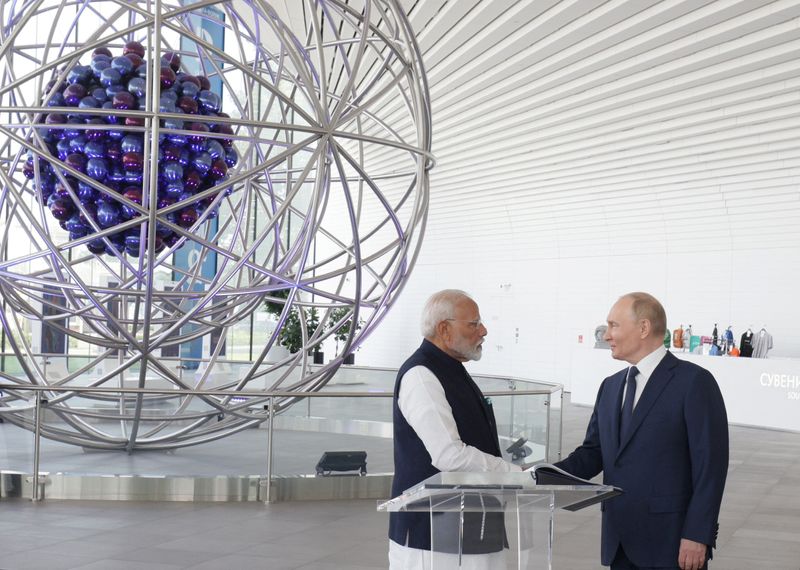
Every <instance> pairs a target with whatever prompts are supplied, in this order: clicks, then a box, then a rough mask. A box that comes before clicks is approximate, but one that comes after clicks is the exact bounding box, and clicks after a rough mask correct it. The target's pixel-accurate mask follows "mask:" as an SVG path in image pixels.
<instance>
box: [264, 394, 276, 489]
mask: <svg viewBox="0 0 800 570" xmlns="http://www.w3.org/2000/svg"><path fill="white" fill-rule="evenodd" d="M274 426H275V396H270V398H269V424H268V425H267V446H268V449H267V492H266V502H267V503H271V502H272V434H273V428H274Z"/></svg>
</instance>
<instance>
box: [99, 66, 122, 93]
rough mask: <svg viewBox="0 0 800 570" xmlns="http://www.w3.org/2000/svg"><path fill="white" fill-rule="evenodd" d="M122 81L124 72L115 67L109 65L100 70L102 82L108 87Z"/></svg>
mask: <svg viewBox="0 0 800 570" xmlns="http://www.w3.org/2000/svg"><path fill="white" fill-rule="evenodd" d="M120 81H122V74H121V73H120V72H119V70H117V69H114V68H113V67H107V68H105V69H104V70H102V71H101V72H100V84H101V85H103V86H105V87H106V89H107V88H108V87H111V86H112V85H117V84H119V82H120Z"/></svg>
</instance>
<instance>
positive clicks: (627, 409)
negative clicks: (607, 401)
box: [619, 366, 639, 441]
mask: <svg viewBox="0 0 800 570" xmlns="http://www.w3.org/2000/svg"><path fill="white" fill-rule="evenodd" d="M637 374H639V369H638V368H636V367H635V366H631V367H630V368H628V380H627V382H626V385H625V401H624V402H622V411H621V412H620V415H619V439H620V441H622V439H623V438H624V437H625V434H626V433H627V431H628V428H629V427H630V425H631V417H632V416H633V399H634V397H636V375H637Z"/></svg>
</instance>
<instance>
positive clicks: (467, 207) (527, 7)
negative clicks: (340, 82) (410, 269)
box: [376, 0, 800, 257]
mask: <svg viewBox="0 0 800 570" xmlns="http://www.w3.org/2000/svg"><path fill="white" fill-rule="evenodd" d="M402 4H403V5H404V6H405V7H406V9H407V10H408V11H409V14H410V17H411V19H412V22H413V24H414V26H415V29H416V31H417V33H418V36H419V41H420V46H421V47H422V49H423V58H424V61H425V64H426V67H427V70H428V77H429V81H430V91H431V98H432V109H433V140H434V154H435V155H436V158H437V166H436V168H435V169H434V170H433V172H432V173H431V212H430V230H429V235H430V236H431V239H432V241H434V242H436V243H428V244H426V248H428V247H430V248H431V250H430V251H432V252H441V253H442V255H445V254H451V253H452V250H454V249H457V248H460V249H463V247H464V244H465V243H469V244H470V247H471V248H472V249H471V251H469V252H463V251H460V252H459V253H458V255H459V256H460V257H470V256H474V255H476V254H478V253H479V252H482V251H492V250H495V251H498V250H499V249H500V248H503V247H509V243H510V242H514V243H513V247H514V248H517V249H518V250H519V251H520V252H523V255H527V256H532V257H537V256H540V257H552V256H553V255H556V256H560V257H565V256H566V257H569V256H577V255H586V252H589V251H597V250H598V248H602V249H603V250H604V251H605V252H606V253H608V254H612V255H613V254H627V253H631V252H643V251H647V248H661V249H662V250H665V251H678V250H679V251H692V249H691V248H692V247H697V242H696V240H697V238H698V236H702V235H703V232H704V231H708V232H710V233H711V234H713V235H714V236H728V239H720V240H714V241H715V243H714V245H713V247H714V248H715V250H717V249H719V248H722V249H724V248H726V247H727V248H741V247H747V244H748V243H753V240H752V239H751V238H750V237H749V236H750V234H752V232H755V231H762V232H763V236H765V238H768V239H769V240H770V243H772V244H773V245H775V246H781V245H782V244H786V245H787V246H791V245H796V244H797V243H798V237H800V223H798V222H800V185H799V181H800V136H798V135H800V66H798V65H797V59H798V55H800V3H799V2H797V1H796V0H791V1H789V0H784V1H780V0H779V1H769V0H741V1H734V0H726V1H714V0H686V1H680V0H663V1H655V0H618V1H602V0H573V1H570V0H561V1H559V0H549V1H542V0H521V1H515V0H457V1H456V0H449V1H443V0H418V1H417V2H410V1H409V2H402ZM394 104H397V103H396V102H395V103H394ZM376 163H377V164H380V163H381V159H380V157H378V158H377V159H376ZM382 168H384V169H385V170H386V171H391V163H390V157H388V156H387V157H386V159H385V164H383V165H382ZM676 228H679V229H680V231H681V232H682V235H683V237H681V238H676V236H674V235H673V234H674V233H675V229H676ZM467 230H468V235H466V234H465V232H466V231H467ZM599 236H602V239H599ZM760 239H762V238H760ZM525 240H532V243H526V242H525ZM717 241H718V242H719V243H716V242H717ZM473 246H474V248H473ZM665 248H666V249H665ZM676 248H677V249H676Z"/></svg>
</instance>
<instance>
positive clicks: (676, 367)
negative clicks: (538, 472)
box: [557, 353, 728, 567]
mask: <svg viewBox="0 0 800 570" xmlns="http://www.w3.org/2000/svg"><path fill="white" fill-rule="evenodd" d="M626 372H627V369H626V370H622V371H620V372H618V373H616V374H614V375H613V376H610V377H608V378H606V379H605V380H604V381H603V383H602V384H601V386H600V390H599V392H598V394H597V401H596V403H595V407H594V412H593V413H592V418H591V420H590V421H589V427H588V429H587V430H586V439H585V440H584V442H583V444H582V445H581V446H580V447H578V448H577V449H576V450H575V451H574V452H573V453H572V454H570V456H569V457H567V458H566V459H565V460H563V461H561V462H559V463H558V464H557V465H558V466H559V467H561V468H562V469H564V470H566V471H568V472H570V473H573V474H575V475H578V476H579V477H583V478H586V479H589V478H592V477H594V476H595V475H597V474H598V473H600V472H601V471H602V472H603V481H604V483H606V484H610V485H616V486H618V487H621V488H622V489H623V491H624V493H623V494H622V495H619V496H617V497H614V498H612V499H610V500H608V501H606V502H605V503H603V505H602V507H601V508H602V510H603V523H602V548H601V551H602V552H601V561H602V563H603V564H604V565H609V564H610V563H611V561H612V560H613V558H614V555H615V554H616V552H617V548H618V547H619V545H620V543H621V544H622V547H623V548H624V549H625V553H626V554H627V555H628V558H629V559H630V560H631V561H632V562H633V563H634V564H636V565H637V566H645V567H648V566H656V567H676V566H677V565H678V549H679V546H680V540H681V538H687V539H690V540H694V541H696V542H701V543H703V544H707V545H708V546H709V548H708V552H709V555H710V553H711V548H712V547H713V546H714V544H715V539H716V533H717V528H718V525H717V519H718V516H719V510H720V504H721V502H722V492H723V489H724V487H725V479H726V476H727V473H728V418H727V414H726V412H725V403H724V401H723V399H722V394H721V393H720V390H719V386H718V385H717V382H716V380H714V377H713V376H712V375H711V373H710V372H708V371H707V370H705V369H704V368H701V367H700V366H697V365H695V364H693V363H691V362H686V361H684V360H680V359H678V358H676V357H675V356H674V355H673V354H671V353H667V355H666V356H665V357H664V358H663V360H662V361H661V362H660V363H659V364H658V366H657V367H656V369H655V370H654V371H653V374H652V376H651V377H650V378H649V380H648V381H647V384H646V385H645V387H644V390H643V391H642V394H641V396H640V398H639V401H638V403H637V404H636V408H635V409H634V411H633V417H632V420H631V427H630V430H629V431H628V434H627V435H626V436H625V437H624V438H623V439H622V441H619V415H620V408H621V406H622V394H623V388H624V385H625V377H626Z"/></svg>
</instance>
